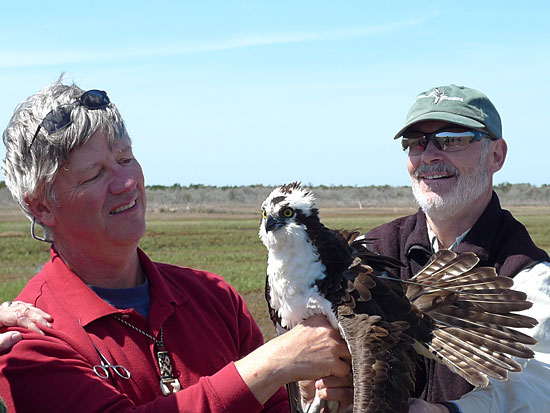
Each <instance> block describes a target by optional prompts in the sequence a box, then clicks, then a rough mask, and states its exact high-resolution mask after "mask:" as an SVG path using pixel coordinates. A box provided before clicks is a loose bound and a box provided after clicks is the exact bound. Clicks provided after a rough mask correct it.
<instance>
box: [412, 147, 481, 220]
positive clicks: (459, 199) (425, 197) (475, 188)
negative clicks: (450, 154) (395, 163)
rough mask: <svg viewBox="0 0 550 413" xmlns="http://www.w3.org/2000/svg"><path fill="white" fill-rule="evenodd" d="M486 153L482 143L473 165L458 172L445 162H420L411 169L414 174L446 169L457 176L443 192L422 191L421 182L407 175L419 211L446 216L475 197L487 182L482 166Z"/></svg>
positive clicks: (439, 216)
mask: <svg viewBox="0 0 550 413" xmlns="http://www.w3.org/2000/svg"><path fill="white" fill-rule="evenodd" d="M487 153H488V150H487V146H485V147H484V149H483V151H482V153H481V156H480V159H479V162H477V163H476V166H475V167H474V168H473V169H471V170H470V171H466V172H465V173H463V174H460V175H459V174H458V170H457V169H456V168H454V167H453V166H451V165H449V164H446V163H442V162H441V163H437V164H434V165H421V166H420V167H419V168H418V169H417V170H416V171H415V175H416V174H417V173H419V172H420V173H423V172H428V171H431V172H434V171H436V172H444V171H447V172H452V173H455V174H456V176H457V182H456V185H455V186H454V188H452V189H451V191H449V192H448V193H445V194H443V195H439V194H436V193H433V192H427V191H425V190H424V189H423V188H422V183H421V182H420V181H419V180H418V179H417V178H415V177H414V176H411V186H412V190H413V194H414V197H415V199H416V202H417V203H418V205H419V206H420V208H421V209H422V211H424V213H425V214H426V215H428V216H430V217H433V218H436V219H447V218H450V217H452V216H455V215H457V214H458V213H459V212H460V211H462V210H463V209H464V208H465V207H467V206H468V205H470V204H471V203H472V202H474V201H475V200H476V199H478V198H479V197H480V196H481V195H482V194H483V193H484V192H485V191H486V190H487V187H488V186H489V185H490V183H491V181H490V177H489V173H488V172H487V167H486V161H487Z"/></svg>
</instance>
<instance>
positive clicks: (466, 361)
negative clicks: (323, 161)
mask: <svg viewBox="0 0 550 413" xmlns="http://www.w3.org/2000/svg"><path fill="white" fill-rule="evenodd" d="M259 235H260V238H261V240H262V242H263V243H264V244H265V246H266V247H267V249H268V266H267V280H266V299H267V301H268V307H269V311H270V316H271V319H272V321H273V323H274V324H275V325H276V327H277V328H278V329H279V330H280V329H281V328H282V329H285V330H288V329H291V328H293V327H294V326H295V325H296V324H298V323H300V322H301V321H303V320H305V319H306V318H308V317H310V316H312V315H315V314H324V315H325V316H326V317H327V318H328V320H329V321H330V323H331V324H332V325H333V326H334V327H335V328H338V329H339V330H340V332H341V334H342V337H343V338H344V340H345V341H346V343H347V345H348V347H349V349H350V353H351V356H352V374H353V386H354V407H353V411H354V412H375V411H376V412H388V413H389V412H392V413H393V412H407V411H408V401H407V400H408V398H409V396H410V394H411V392H412V391H413V390H414V380H415V368H416V366H417V365H418V363H417V358H418V357H419V355H423V356H426V357H430V358H434V359H436V360H437V361H439V362H441V363H443V364H444V365H446V366H447V367H448V368H449V369H451V370H452V371H453V372H455V373H457V374H459V375H460V376H462V377H463V378H464V379H466V380H467V381H468V382H470V383H471V384H473V385H474V386H481V385H487V384H488V383H489V380H488V378H489V377H493V378H496V379H499V380H506V379H507V374H508V372H509V371H521V366H520V365H519V363H517V362H516V361H514V360H513V359H512V358H511V357H510V356H516V357H522V358H531V357H533V356H534V353H533V351H532V350H531V349H530V348H529V347H527V345H529V344H535V343H536V341H535V340H534V339H532V338H531V337H529V336H527V335H525V334H522V333H519V332H517V331H515V330H514V329H513V327H517V328H526V327H533V326H535V325H536V324H537V321H536V320H535V319H533V318H530V317H526V316H523V315H519V314H514V313H513V311H521V310H524V309H527V308H529V307H531V303H529V302H528V301H526V296H525V294H524V293H521V292H518V291H513V290H510V289H509V288H510V287H511V286H512V284H513V281H512V280H511V279H510V278H506V277H500V276H498V275H497V274H496V272H495V270H494V268H489V267H478V268H476V267H475V265H476V264H477V263H478V262H479V259H478V258H477V257H476V256H475V254H472V253H466V254H461V255H460V256H457V255H456V254H455V253H453V252H452V251H449V250H442V251H440V252H439V253H437V254H436V255H434V257H432V260H431V261H430V262H429V263H428V264H427V265H426V267H425V268H423V269H422V270H421V271H420V272H419V273H418V274H417V275H415V276H414V277H413V278H411V279H410V280H407V281H404V280H398V279H395V278H390V277H388V276H387V275H386V274H387V273H386V272H385V271H386V270H388V269H392V268H397V267H398V266H402V264H401V263H400V262H398V261H396V260H393V259H391V258H389V257H384V256H381V255H378V254H375V253H372V252H370V251H369V250H368V242H369V241H368V240H367V239H365V238H362V237H359V232H357V231H336V230H330V229H328V228H326V227H325V226H324V225H323V224H322V223H321V222H320V220H319V212H318V209H317V207H316V203H315V198H314V195H313V194H312V193H311V192H310V191H309V190H307V189H304V188H302V187H301V185H300V184H299V183H296V182H295V183H291V184H287V185H283V186H280V187H278V188H276V189H275V190H273V192H272V193H271V194H270V195H269V196H268V198H267V199H266V200H265V201H264V202H263V204H262V222H261V225H260V233H259ZM290 390H291V389H289V394H290V395H291V400H290V402H291V406H296V405H297V404H298V403H299V400H298V399H299V397H298V396H296V395H295V394H294V390H295V388H294V389H293V391H292V392H291V391H290ZM316 408H319V406H317V407H316Z"/></svg>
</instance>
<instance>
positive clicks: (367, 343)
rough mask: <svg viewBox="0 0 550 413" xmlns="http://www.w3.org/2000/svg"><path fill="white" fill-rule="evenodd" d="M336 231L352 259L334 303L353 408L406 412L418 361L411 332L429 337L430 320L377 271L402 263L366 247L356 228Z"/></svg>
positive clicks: (356, 410) (371, 410)
mask: <svg viewBox="0 0 550 413" xmlns="http://www.w3.org/2000/svg"><path fill="white" fill-rule="evenodd" d="M340 233H341V236H342V237H343V238H344V239H345V240H346V241H347V242H348V243H349V248H350V250H351V254H352V257H353V258H354V259H353V261H352V263H351V265H349V266H348V268H347V269H346V270H345V271H344V272H343V276H344V278H345V279H346V281H347V287H346V289H345V294H344V295H343V296H342V299H341V300H340V302H339V303H338V307H337V308H338V322H339V325H340V329H341V332H342V335H343V337H344V339H345V340H346V342H347V344H348V347H349V349H350V353H351V356H352V373H353V386H354V403H353V406H354V412H367V413H369V412H383V413H390V412H392V413H394V412H398V413H399V412H408V410H409V406H408V399H409V397H410V394H411V392H412V391H413V390H414V377H415V369H416V365H417V362H418V355H417V354H416V352H415V351H414V349H413V344H414V341H415V340H414V337H413V335H411V333H413V334H414V335H421V334H420V333H419V331H422V332H424V335H425V336H427V337H429V331H430V326H431V324H430V323H429V322H428V323H426V322H423V320H420V319H419V318H418V317H417V315H416V314H415V313H414V312H413V311H412V308H411V305H410V303H409V300H408V298H407V297H406V296H405V291H404V289H403V286H402V285H401V284H399V283H395V282H393V281H391V280H388V279H387V278H386V277H382V276H380V275H381V274H382V272H383V270H384V269H387V268H395V267H398V266H401V265H402V264H401V263H400V262H398V261H396V260H393V259H391V258H389V257H384V256H381V255H379V254H375V253H373V252H371V251H369V250H368V249H367V248H366V245H367V244H368V240H366V239H360V240H357V239H356V238H357V235H358V233H357V232H355V231H352V232H348V231H341V232H340ZM413 327H414V328H413Z"/></svg>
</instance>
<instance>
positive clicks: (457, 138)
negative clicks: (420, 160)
mask: <svg viewBox="0 0 550 413" xmlns="http://www.w3.org/2000/svg"><path fill="white" fill-rule="evenodd" d="M483 137H488V135H486V134H484V133H483V132H480V131H473V130H442V131H437V132H433V133H429V134H424V133H422V132H416V131H411V132H408V133H405V134H404V135H403V139H402V140H401V145H402V146H403V150H404V151H408V153H409V155H413V156H414V155H419V154H421V153H422V152H424V151H425V150H426V147H427V146H428V144H429V143H430V141H431V142H433V143H434V145H435V146H436V148H437V149H439V150H441V151H444V152H454V151H460V150H462V149H465V148H466V147H467V146H468V145H470V143H472V142H475V141H477V140H479V139H481V138H483Z"/></svg>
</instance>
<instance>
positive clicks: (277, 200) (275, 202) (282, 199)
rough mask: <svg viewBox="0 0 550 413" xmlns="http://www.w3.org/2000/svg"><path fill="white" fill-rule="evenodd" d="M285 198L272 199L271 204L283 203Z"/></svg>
mask: <svg viewBox="0 0 550 413" xmlns="http://www.w3.org/2000/svg"><path fill="white" fill-rule="evenodd" d="M285 198H286V197H284V196H276V197H275V198H273V199H272V200H271V204H273V205H277V204H278V203H280V202H282V201H284V200H285Z"/></svg>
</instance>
